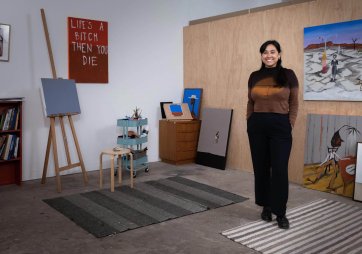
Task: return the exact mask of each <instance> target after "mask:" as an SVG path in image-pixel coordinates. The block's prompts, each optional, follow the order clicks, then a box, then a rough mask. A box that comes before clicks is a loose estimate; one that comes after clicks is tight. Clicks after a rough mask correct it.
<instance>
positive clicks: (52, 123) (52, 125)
mask: <svg viewBox="0 0 362 254" xmlns="http://www.w3.org/2000/svg"><path fill="white" fill-rule="evenodd" d="M50 132H51V139H52V143H53V157H54V168H55V175H56V179H57V191H58V192H61V191H62V186H61V182H60V174H59V160H58V150H57V138H56V135H55V118H54V117H51V118H50Z"/></svg>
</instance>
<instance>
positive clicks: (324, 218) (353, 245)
mask: <svg viewBox="0 0 362 254" xmlns="http://www.w3.org/2000/svg"><path fill="white" fill-rule="evenodd" d="M287 217H288V219H289V222H290V229H288V230H284V229H279V228H278V226H277V224H276V221H275V219H274V220H273V222H265V221H263V220H258V221H255V222H251V223H248V224H246V225H242V226H239V227H236V228H232V229H229V230H226V231H224V232H222V233H221V234H222V235H224V236H226V237H227V238H229V239H231V240H233V241H235V242H238V243H240V244H242V245H245V246H247V247H249V248H251V249H254V250H257V251H259V252H261V253H265V254H268V253H288V254H306V253H318V254H327V253H330V254H345V253H362V209H361V208H359V207H355V206H350V205H346V204H343V203H340V202H336V201H331V200H326V199H321V200H317V201H314V202H311V203H308V204H306V205H303V206H300V207H297V208H294V209H291V210H289V211H288V212H287Z"/></svg>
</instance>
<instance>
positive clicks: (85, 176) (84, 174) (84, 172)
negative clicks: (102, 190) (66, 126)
mask: <svg viewBox="0 0 362 254" xmlns="http://www.w3.org/2000/svg"><path fill="white" fill-rule="evenodd" d="M68 120H69V123H70V128H71V130H72V134H73V139H74V143H75V147H76V148H77V153H78V158H79V162H80V167H81V169H82V173H83V180H84V184H85V185H86V184H87V183H88V175H87V171H85V167H84V162H83V157H82V153H81V151H80V147H79V143H78V139H77V134H76V133H75V129H74V124H73V120H72V116H71V115H68Z"/></svg>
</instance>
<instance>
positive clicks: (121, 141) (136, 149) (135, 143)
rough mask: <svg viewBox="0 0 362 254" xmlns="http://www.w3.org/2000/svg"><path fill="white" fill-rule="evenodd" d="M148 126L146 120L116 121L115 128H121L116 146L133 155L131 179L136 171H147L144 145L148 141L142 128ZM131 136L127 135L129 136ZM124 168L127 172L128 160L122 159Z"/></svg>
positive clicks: (128, 167) (146, 134)
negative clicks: (129, 150)
mask: <svg viewBox="0 0 362 254" xmlns="http://www.w3.org/2000/svg"><path fill="white" fill-rule="evenodd" d="M147 124H148V120H147V118H142V119H118V120H117V126H118V127H121V128H122V135H121V136H118V138H117V144H118V145H120V146H122V147H125V148H129V149H131V150H132V154H133V177H136V175H137V171H138V170H145V172H148V171H149V165H148V159H147V147H145V143H146V142H147V140H148V132H147V131H145V130H144V127H145V126H146V125H147ZM130 133H131V134H132V135H129V134H130ZM123 160H124V163H122V165H124V167H125V168H126V169H127V170H129V169H130V164H129V160H128V158H126V157H124V158H123Z"/></svg>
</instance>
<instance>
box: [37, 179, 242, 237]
mask: <svg viewBox="0 0 362 254" xmlns="http://www.w3.org/2000/svg"><path fill="white" fill-rule="evenodd" d="M245 200H247V198H244V197H242V196H239V195H236V194H233V193H230V192H227V191H224V190H221V189H218V188H215V187H212V186H209V185H206V184H202V183H199V182H195V181H192V180H189V179H186V178H182V177H178V176H176V177H170V178H166V179H161V180H157V181H148V182H144V183H137V184H136V185H135V188H134V189H131V188H130V187H128V186H122V187H120V188H119V187H118V188H116V191H115V192H110V191H109V190H101V191H92V192H87V193H80V194H75V195H71V196H66V197H59V198H53V199H46V200H44V202H46V203H47V204H48V205H50V206H51V207H53V208H54V209H56V210H57V211H59V212H61V213H62V214H64V215H65V216H66V217H68V218H69V219H71V220H72V221H74V222H75V223H76V224H77V225H78V226H80V227H82V228H83V229H85V230H86V231H88V232H89V233H91V234H93V235H94V236H95V237H104V236H108V235H113V234H117V233H120V232H123V231H126V230H129V229H134V228H138V227H143V226H147V225H150V224H155V223H159V222H162V221H166V220H170V219H174V218H178V217H180V216H185V215H189V214H193V213H198V212H202V211H206V210H208V209H213V208H217V207H221V206H226V205H230V204H234V203H239V202H243V201H245Z"/></svg>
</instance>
